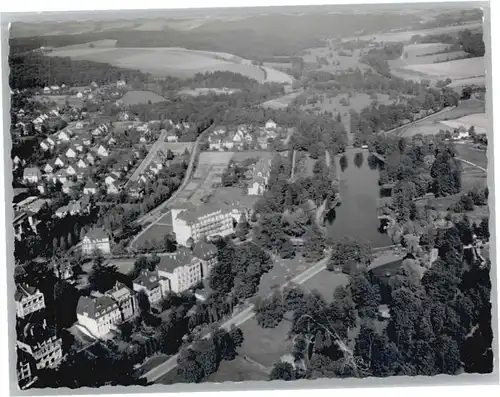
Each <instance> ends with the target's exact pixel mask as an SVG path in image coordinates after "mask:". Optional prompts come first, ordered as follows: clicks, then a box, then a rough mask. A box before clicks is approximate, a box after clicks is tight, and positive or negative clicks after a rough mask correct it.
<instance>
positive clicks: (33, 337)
mask: <svg viewBox="0 0 500 397" xmlns="http://www.w3.org/2000/svg"><path fill="white" fill-rule="evenodd" d="M17 347H18V348H19V349H21V350H23V351H24V352H25V353H27V354H29V355H30V356H31V357H32V358H33V360H34V362H35V365H36V369H37V370H40V369H43V368H54V367H56V366H57V365H58V364H59V363H60V362H61V359H62V356H63V354H62V339H61V338H59V337H58V336H57V335H56V333H55V330H54V329H52V328H51V327H48V326H47V323H46V322H45V321H44V322H43V324H30V323H28V324H26V326H25V327H24V329H23V330H21V331H18V335H17Z"/></svg>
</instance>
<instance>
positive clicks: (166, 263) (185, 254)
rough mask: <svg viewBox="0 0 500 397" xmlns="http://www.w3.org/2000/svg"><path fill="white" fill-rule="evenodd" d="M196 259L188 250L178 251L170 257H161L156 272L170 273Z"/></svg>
mask: <svg viewBox="0 0 500 397" xmlns="http://www.w3.org/2000/svg"><path fill="white" fill-rule="evenodd" d="M193 259H196V258H195V257H194V256H193V254H192V253H191V251H190V250H188V249H180V250H178V251H177V252H175V253H173V254H171V255H165V256H162V257H161V259H160V262H159V263H158V270H161V271H164V272H168V273H172V272H173V271H174V270H175V269H176V268H178V267H181V266H186V265H189V264H190V263H191V262H192V261H193Z"/></svg>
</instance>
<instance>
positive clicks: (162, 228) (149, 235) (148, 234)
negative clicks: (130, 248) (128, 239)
mask: <svg viewBox="0 0 500 397" xmlns="http://www.w3.org/2000/svg"><path fill="white" fill-rule="evenodd" d="M167 215H168V216H170V214H165V215H164V217H165V216H167ZM158 223H161V224H160V225H159V224H158ZM158 223H157V224H154V225H153V226H151V227H150V228H149V229H148V230H146V231H145V232H144V233H143V234H142V235H141V236H140V237H139V238H138V239H137V240H136V241H135V243H134V246H135V247H140V246H142V245H143V244H144V242H145V241H149V242H150V243H153V242H154V241H155V240H156V241H157V242H161V241H163V239H164V238H165V236H166V235H167V234H169V233H172V232H173V229H172V226H171V225H170V226H168V225H166V224H163V223H162V222H161V221H160V222H158Z"/></svg>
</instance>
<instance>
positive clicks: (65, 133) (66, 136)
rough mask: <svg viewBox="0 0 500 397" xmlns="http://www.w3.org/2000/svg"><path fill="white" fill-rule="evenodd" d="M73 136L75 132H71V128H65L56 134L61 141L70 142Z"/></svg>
mask: <svg viewBox="0 0 500 397" xmlns="http://www.w3.org/2000/svg"><path fill="white" fill-rule="evenodd" d="M72 136H73V133H72V132H71V130H70V129H67V128H66V129H64V130H61V131H59V132H58V133H57V134H56V137H57V140H58V141H60V142H69V141H70V140H71V137H72Z"/></svg>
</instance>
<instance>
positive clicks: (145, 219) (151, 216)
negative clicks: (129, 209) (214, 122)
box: [129, 126, 211, 247]
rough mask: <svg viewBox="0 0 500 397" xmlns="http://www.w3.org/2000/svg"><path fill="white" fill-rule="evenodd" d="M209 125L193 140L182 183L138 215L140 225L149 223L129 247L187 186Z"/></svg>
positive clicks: (132, 242) (131, 244)
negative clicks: (172, 192) (169, 194)
mask: <svg viewBox="0 0 500 397" xmlns="http://www.w3.org/2000/svg"><path fill="white" fill-rule="evenodd" d="M210 127H211V126H210ZM210 127H208V128H207V129H206V130H205V131H203V132H202V133H201V134H200V135H199V136H198V138H196V141H195V142H194V145H193V149H192V150H191V157H190V159H189V164H188V167H187V170H186V173H185V175H184V180H183V181H182V183H181V185H180V186H179V188H178V189H177V190H176V191H175V192H174V194H172V196H170V198H169V199H168V200H166V201H164V202H163V203H161V204H160V205H159V206H158V207H156V208H155V209H153V210H151V211H150V212H148V213H147V214H145V215H143V216H142V217H140V218H139V219H137V223H139V224H140V225H144V224H146V223H150V224H149V225H148V226H146V227H145V228H144V229H143V230H141V231H140V232H139V234H137V235H136V236H135V237H134V238H133V240H132V241H131V243H130V246H129V247H132V246H133V244H134V243H135V242H136V241H137V239H138V238H139V237H140V236H141V235H142V234H144V233H145V232H146V230H148V229H149V228H150V227H151V226H153V225H154V224H155V223H156V222H158V221H159V219H161V217H162V215H163V212H164V211H166V209H167V208H168V205H169V204H170V203H171V202H173V201H174V200H175V199H176V198H177V196H178V195H179V193H180V192H182V190H183V189H184V188H185V187H186V186H187V184H188V182H189V180H190V178H191V174H192V172H193V167H194V163H195V160H196V158H197V155H198V151H199V146H200V143H201V140H202V139H203V137H204V136H205V134H206V133H207V132H208V131H209V130H210Z"/></svg>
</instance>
